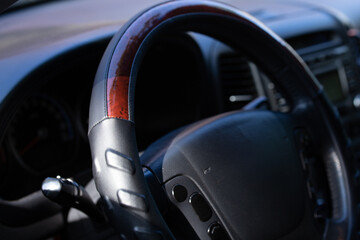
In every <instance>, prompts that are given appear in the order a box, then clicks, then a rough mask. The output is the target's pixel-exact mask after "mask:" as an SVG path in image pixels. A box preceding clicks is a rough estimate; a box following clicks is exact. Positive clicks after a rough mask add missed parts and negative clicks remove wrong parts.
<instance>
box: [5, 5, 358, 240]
mask: <svg viewBox="0 0 360 240" xmlns="http://www.w3.org/2000/svg"><path fill="white" fill-rule="evenodd" d="M116 2H117V1H113V0H107V1H104V2H103V3H98V2H97V1H93V0H78V1H56V2H54V3H44V4H41V5H34V6H32V7H29V8H24V9H19V10H13V11H8V12H5V13H3V14H2V16H0V26H2V27H0V39H2V40H1V41H0V69H1V78H0V84H1V89H0V101H1V105H0V113H1V114H0V116H1V117H0V134H1V135H0V199H1V204H2V205H1V208H0V211H5V212H6V210H1V209H5V208H6V207H7V206H9V205H11V204H12V203H13V202H16V201H19V199H20V200H21V199H22V198H26V197H27V196H29V195H31V194H34V193H36V192H39V189H40V186H41V183H42V181H43V180H44V178H45V177H48V176H57V175H61V176H65V177H72V178H74V179H76V180H77V181H78V182H79V183H81V184H86V183H87V182H89V181H90V180H91V178H92V174H91V167H92V162H91V154H90V148H89V143H88V138H87V131H88V110H89V103H90V96H91V89H92V84H93V79H94V77H95V74H96V69H97V66H98V64H99V62H100V60H101V57H102V55H103V53H104V51H105V49H106V46H107V44H108V43H109V41H110V40H111V37H112V36H113V34H114V33H115V32H116V31H117V30H118V29H119V28H120V27H121V26H122V25H123V24H124V23H125V22H126V21H127V20H128V19H130V17H131V16H132V15H135V14H136V13H137V12H138V11H140V10H142V9H144V8H146V7H149V6H151V5H153V4H155V3H157V2H160V1H139V2H138V3H137V4H135V3H133V2H131V1H127V2H126V1H125V2H122V3H119V2H120V1H119V2H118V3H116ZM227 2H228V3H230V4H232V5H235V6H236V7H238V8H240V9H244V10H246V11H248V12H249V13H250V14H252V15H253V16H255V17H256V18H258V19H259V20H261V21H263V22H264V23H265V24H266V25H267V26H268V27H270V28H271V29H272V30H273V31H274V32H276V33H277V34H278V35H280V36H281V37H282V38H284V39H285V40H286V42H287V43H288V44H289V45H291V46H292V47H293V48H294V50H295V51H296V52H297V53H298V54H299V55H300V56H301V58H302V59H303V61H304V62H305V63H306V64H307V65H308V66H309V68H310V70H311V71H312V73H313V74H314V75H315V76H316V78H317V79H318V81H319V83H320V84H321V85H322V86H323V88H324V89H325V92H326V93H327V95H328V98H329V101H331V102H332V103H333V106H334V108H335V109H336V111H337V113H338V114H339V116H340V117H341V119H342V123H343V126H344V128H345V130H346V135H347V136H348V142H349V148H350V149H351V150H352V152H353V154H354V156H355V166H358V165H359V161H360V124H359V122H360V72H359V70H360V69H359V68H360V48H359V47H360V32H359V31H360V28H359V27H360V20H359V19H356V17H355V16H357V15H355V14H354V12H355V11H357V13H360V5H359V4H358V3H354V1H348V2H346V1H345V2H343V3H342V4H341V7H338V6H339V5H338V3H334V7H335V8H338V9H337V10H334V8H329V6H326V7H323V6H322V5H321V3H320V2H319V3H317V4H316V5H314V4H310V3H305V2H302V3H299V2H295V1H290V2H286V3H283V2H282V3H274V2H273V3H264V2H258V1H255V2H253V1H227ZM349 9H351V11H350V10H349ZM342 10H343V11H344V12H342ZM80 12H86V13H87V14H83V15H82V14H79V13H80ZM347 14H348V15H347ZM358 15H360V14H358ZM45 19H47V20H45ZM153 79H156V81H150V80H153ZM249 104H256V108H264V109H271V110H274V111H279V112H287V111H289V110H290V109H291V103H289V102H288V101H287V97H286V95H284V94H283V93H282V91H281V89H277V88H276V87H275V85H274V84H273V83H272V81H271V76H268V75H267V74H266V73H265V72H263V71H262V69H261V68H260V67H259V66H257V65H256V63H255V62H254V61H252V59H250V58H248V57H247V56H246V54H245V53H243V52H239V51H237V50H235V49H232V48H230V47H228V46H227V45H225V44H223V43H222V42H219V41H217V40H215V39H212V38H210V37H208V36H205V35H201V34H199V33H195V32H184V33H174V34H167V35H165V36H163V37H162V38H161V40H159V41H157V42H155V43H154V44H153V46H151V48H150V50H149V51H148V52H147V53H146V55H145V57H144V60H143V61H142V63H141V66H140V72H139V76H138V82H137V86H136V98H135V109H136V110H135V111H136V114H137V115H136V119H135V122H136V125H137V132H136V134H137V140H138V148H139V150H140V151H144V150H146V148H147V147H148V146H149V145H150V144H151V143H152V142H154V141H156V140H157V139H158V138H160V137H161V136H163V135H164V134H166V133H168V132H170V131H172V130H175V129H177V128H179V127H182V126H184V125H187V124H190V123H192V122H195V121H197V120H201V119H204V118H206V117H210V116H214V115H216V114H220V113H224V112H228V111H232V110H236V109H242V108H245V109H246V108H247V107H248V105H249ZM155 106H157V107H155ZM164 119H165V120H166V121H165V122H164V121H162V120H164ZM359 170H360V169H357V171H356V172H359ZM358 175H360V174H358ZM357 178H358V183H360V180H359V179H360V178H359V176H357ZM0 215H1V213H0ZM47 217H50V216H47ZM44 219H45V220H46V218H45V217H44ZM44 219H42V220H44ZM6 221H7V220H6V219H0V222H1V224H3V225H4V226H6V227H3V229H5V230H4V231H5V232H6V231H10V230H9V229H10V228H11V227H9V228H8V226H7V225H9V224H8V223H7V222H6ZM29 221H30V222H26V223H25V224H15V225H21V226H17V227H18V229H23V227H24V226H29V225H30V226H31V225H34V224H35V220H29ZM31 221H32V222H31ZM45 222H46V221H45ZM56 224H59V225H60V226H62V224H64V223H63V222H62V220H61V221H59V222H57V223H56ZM10 225H11V224H10ZM26 229H27V231H28V232H32V233H31V234H30V233H29V234H30V235H29V236H32V237H33V238H34V239H36V238H42V237H45V236H46V237H48V236H49V235H52V234H54V232H55V233H56V232H57V231H58V229H56V228H54V229H50V230H49V231H48V232H47V231H44V233H43V235H40V237H39V236H38V235H36V234H35V233H34V232H35V231H32V229H31V227H28V228H26ZM11 233H12V234H13V232H12V230H11ZM0 236H1V235H0ZM32 237H31V238H32Z"/></svg>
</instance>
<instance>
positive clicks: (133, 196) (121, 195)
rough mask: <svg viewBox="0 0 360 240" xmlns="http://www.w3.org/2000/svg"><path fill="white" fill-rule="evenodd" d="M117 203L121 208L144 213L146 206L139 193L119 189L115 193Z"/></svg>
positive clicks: (142, 196) (143, 197)
mask: <svg viewBox="0 0 360 240" xmlns="http://www.w3.org/2000/svg"><path fill="white" fill-rule="evenodd" d="M117 195H118V199H119V203H120V204H121V205H122V206H125V207H129V208H133V209H136V210H140V211H144V212H146V211H147V210H148V205H147V203H146V199H145V196H144V195H142V194H139V193H135V192H131V191H127V190H124V189H120V190H119V191H118V192H117Z"/></svg>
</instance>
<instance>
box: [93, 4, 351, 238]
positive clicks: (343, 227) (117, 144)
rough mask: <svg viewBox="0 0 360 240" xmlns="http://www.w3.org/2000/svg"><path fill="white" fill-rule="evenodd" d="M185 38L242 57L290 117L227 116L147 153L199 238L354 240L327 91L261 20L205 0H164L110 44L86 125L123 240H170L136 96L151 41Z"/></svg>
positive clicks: (100, 186) (338, 134) (107, 204)
mask: <svg viewBox="0 0 360 240" xmlns="http://www.w3.org/2000/svg"><path fill="white" fill-rule="evenodd" d="M187 31H192V32H198V33H201V34H205V35H208V36H210V37H213V38H215V39H217V40H219V41H222V42H224V43H226V44H228V45H229V46H231V47H233V48H234V49H241V51H243V52H245V53H246V54H247V56H249V58H250V59H251V60H252V61H254V62H255V63H256V64H257V65H258V66H260V67H261V69H262V70H263V71H264V72H265V73H266V74H267V75H268V76H269V77H270V78H271V79H272V81H273V82H274V84H275V85H276V86H277V87H278V88H279V89H280V90H281V92H282V93H283V94H284V95H285V96H286V98H287V100H288V102H289V104H290V106H291V110H290V111H289V112H287V113H279V112H274V111H270V110H256V109H253V110H250V111H241V110H239V111H235V112H229V113H225V114H221V115H218V116H214V117H211V118H208V119H205V120H202V121H199V122H196V123H194V124H192V125H190V126H187V127H185V128H181V129H179V130H177V131H175V132H173V133H171V134H169V135H167V136H166V137H164V138H163V139H162V140H160V141H159V142H156V143H154V144H153V145H152V146H151V147H150V148H149V150H147V151H146V152H145V155H146V156H148V158H149V159H151V162H155V163H156V164H154V168H157V169H155V170H154V172H156V174H157V178H158V179H160V181H161V184H162V185H163V187H164V191H165V192H166V194H167V196H168V198H169V199H170V201H171V202H172V204H173V205H174V206H176V207H177V208H178V209H180V211H181V212H182V214H183V215H184V216H185V217H186V219H187V221H188V222H189V223H190V225H191V226H192V227H193V228H194V230H195V232H196V233H197V235H198V236H199V237H200V238H201V239H352V238H353V237H354V236H355V235H354V234H355V227H354V226H355V225H356V219H355V210H354V209H355V207H354V202H355V200H354V196H353V193H354V191H353V183H352V180H351V179H352V178H351V176H352V174H353V173H352V171H353V170H352V169H351V167H350V160H351V157H350V154H349V153H348V149H347V148H346V138H345V135H344V133H343V128H342V126H341V124H340V120H339V116H338V115H337V114H336V112H334V110H333V108H332V106H331V104H330V103H329V101H328V100H327V97H326V96H325V94H324V91H323V89H322V87H321V86H320V85H319V84H318V82H317V80H316V79H315V78H314V77H313V75H312V74H311V72H310V71H309V69H308V68H307V66H306V65H305V64H304V62H303V61H302V60H301V59H300V57H299V56H298V55H297V54H296V53H295V51H294V50H293V49H291V47H289V45H287V43H285V42H284V41H283V40H282V39H281V38H280V37H278V36H277V35H276V34H275V33H273V32H272V31H271V30H269V29H268V28H267V27H265V26H264V25H263V24H262V23H260V22H259V21H257V20H256V19H254V18H253V17H251V16H249V15H248V14H246V13H244V12H241V11H239V10H237V9H234V8H233V7H230V6H228V5H225V4H222V3H218V2H210V1H202V0H194V1H172V2H167V3H162V4H159V5H157V6H154V7H152V8H150V9H147V10H145V11H143V12H142V13H140V14H138V15H137V16H135V17H134V18H133V19H131V20H130V21H129V22H128V23H127V24H126V25H124V26H123V27H122V28H121V30H120V31H119V32H118V33H117V34H116V35H115V36H114V37H113V39H112V41H111V42H110V44H109V46H108V48H107V50H106V52H105V54H104V56H103V58H102V61H101V63H100V65H99V68H98V72H97V75H96V79H95V82H94V86H93V92H92V97H91V104H90V119H89V121H90V125H89V126H90V127H89V140H90V145H91V151H92V157H93V175H94V180H95V183H96V187H97V190H98V191H99V193H100V194H101V196H102V202H103V203H104V211H105V213H106V215H107V217H108V219H109V221H110V222H111V223H112V224H113V226H114V228H115V229H116V230H117V232H118V233H119V235H120V236H121V237H122V238H124V239H173V238H174V236H173V234H172V233H171V231H170V230H169V227H168V226H167V223H166V222H165V221H164V219H163V217H162V215H161V213H160V212H159V210H158V207H157V206H156V204H155V201H154V198H153V196H152V195H151V193H150V190H149V187H148V185H147V183H146V182H145V179H144V173H143V170H142V166H141V164H140V160H139V153H138V150H137V144H136V139H135V128H136V125H135V123H134V94H135V91H134V90H135V82H136V78H137V73H138V71H139V66H140V63H141V61H142V59H143V57H144V54H145V53H146V51H147V49H149V46H151V43H152V42H154V40H155V39H157V38H158V37H159V36H160V35H161V34H164V33H166V32H187ZM148 80H149V81H156V79H148ZM169 81H171V79H169ZM165 91H166V89H165ZM164 101H166V99H164ZM153 107H154V108H156V107H157V106H153ZM156 166H157V167H156ZM154 174H155V173H154Z"/></svg>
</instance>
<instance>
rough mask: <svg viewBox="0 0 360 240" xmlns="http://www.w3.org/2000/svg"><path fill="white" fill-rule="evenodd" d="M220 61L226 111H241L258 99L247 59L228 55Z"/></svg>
mask: <svg viewBox="0 0 360 240" xmlns="http://www.w3.org/2000/svg"><path fill="white" fill-rule="evenodd" d="M218 60H219V62H218V64H219V76H220V80H221V83H222V88H223V99H224V108H225V111H230V110H235V109H240V108H242V107H243V106H245V105H246V104H247V103H249V102H250V101H251V100H253V99H254V98H256V97H257V91H256V87H255V83H254V78H253V75H252V72H251V69H250V65H249V62H248V60H247V59H246V58H245V57H243V56H241V55H240V54H237V53H226V54H222V55H220V56H219V59H218Z"/></svg>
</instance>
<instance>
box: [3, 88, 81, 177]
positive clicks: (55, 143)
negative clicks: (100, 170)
mask: <svg viewBox="0 0 360 240" xmlns="http://www.w3.org/2000/svg"><path fill="white" fill-rule="evenodd" d="M8 138H9V144H10V148H11V150H12V152H13V154H14V157H15V158H16V159H17V160H18V162H19V163H20V165H22V166H23V167H24V168H25V169H26V170H28V171H30V172H32V173H40V174H43V173H49V172H52V171H53V170H56V169H59V168H60V167H61V166H63V165H65V164H66V163H68V162H69V161H71V159H72V158H73V156H74V150H75V146H76V138H75V135H74V130H73V126H72V123H71V120H70V117H69V116H68V115H67V113H66V112H65V110H64V109H63V108H62V107H61V105H60V104H59V103H58V102H57V101H55V100H54V99H52V98H49V97H46V96H42V95H41V96H33V97H30V98H29V99H28V100H27V101H26V102H25V103H24V104H23V105H22V106H20V108H19V109H18V110H17V112H16V114H15V116H14V118H13V120H12V122H11V124H10V128H9V133H8Z"/></svg>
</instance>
